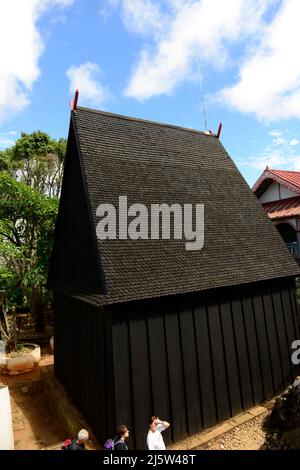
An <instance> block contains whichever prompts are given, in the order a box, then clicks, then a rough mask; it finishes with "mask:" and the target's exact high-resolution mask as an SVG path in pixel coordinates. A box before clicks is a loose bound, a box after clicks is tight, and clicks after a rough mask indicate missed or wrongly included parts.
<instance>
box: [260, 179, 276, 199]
mask: <svg viewBox="0 0 300 470" xmlns="http://www.w3.org/2000/svg"><path fill="white" fill-rule="evenodd" d="M278 199H279V184H278V183H275V182H274V183H272V184H270V186H269V187H268V189H267V190H266V191H265V192H264V193H263V194H262V195H261V196H260V198H259V200H260V202H262V203H263V202H272V201H278Z"/></svg>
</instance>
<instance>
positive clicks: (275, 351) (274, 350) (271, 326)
mask: <svg viewBox="0 0 300 470" xmlns="http://www.w3.org/2000/svg"><path fill="white" fill-rule="evenodd" d="M262 298H263V305H264V312H265V320H266V329H267V335H268V344H269V347H270V359H271V365H272V372H273V381H274V392H275V393H277V392H279V391H280V390H281V388H282V373H281V364H280V358H279V354H280V352H279V347H278V340H277V334H276V329H275V321H274V309H273V303H272V296H271V293H270V292H269V291H268V286H267V285H265V286H264V288H263V295H262Z"/></svg>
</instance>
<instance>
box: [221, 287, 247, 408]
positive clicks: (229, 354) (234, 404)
mask: <svg viewBox="0 0 300 470" xmlns="http://www.w3.org/2000/svg"><path fill="white" fill-rule="evenodd" d="M219 308H220V318H221V328H222V333H223V342H224V349H225V360H226V365H227V367H226V368H227V374H228V385H229V398H230V405H231V415H232V416H234V415H235V414H237V413H239V412H240V411H241V410H242V401H241V391H240V383H239V373H238V364H237V351H236V348H235V341H234V333H233V321H232V316H231V308H230V302H229V299H228V297H227V296H226V297H225V296H224V295H223V296H222V297H221V298H220V303H219Z"/></svg>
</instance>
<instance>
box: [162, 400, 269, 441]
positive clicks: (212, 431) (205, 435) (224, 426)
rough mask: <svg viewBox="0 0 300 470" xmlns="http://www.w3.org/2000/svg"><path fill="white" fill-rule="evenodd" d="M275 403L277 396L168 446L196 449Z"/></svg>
mask: <svg viewBox="0 0 300 470" xmlns="http://www.w3.org/2000/svg"><path fill="white" fill-rule="evenodd" d="M274 403H275V398H273V399H272V400H270V401H267V402H265V403H263V404H261V405H258V406H255V407H254V408H251V409H250V410H247V411H246V412H244V413H241V414H238V415H237V416H235V417H234V418H231V419H229V420H227V421H224V422H223V423H220V424H217V425H216V426H214V427H212V428H209V429H206V430H205V431H202V432H201V433H199V434H196V435H194V436H191V437H187V438H186V439H183V440H182V441H179V442H177V443H176V444H172V445H170V446H168V450H193V449H196V448H197V447H199V446H201V445H203V444H207V443H208V442H209V441H211V440H212V439H215V438H216V437H220V436H221V435H222V434H225V433H227V432H228V431H231V430H232V429H234V428H235V427H237V426H240V425H241V424H243V423H246V422H247V421H250V420H252V419H254V418H256V417H257V416H260V415H261V414H263V413H265V412H266V411H269V410H271V409H272V408H273V406H274Z"/></svg>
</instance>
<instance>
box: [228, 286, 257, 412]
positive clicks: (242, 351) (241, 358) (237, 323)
mask: <svg viewBox="0 0 300 470" xmlns="http://www.w3.org/2000/svg"><path fill="white" fill-rule="evenodd" d="M231 309H232V319H233V325H234V337H235V343H236V350H237V358H238V370H239V380H240V387H241V394H242V405H243V409H244V410H246V409H247V408H250V407H251V406H253V395H252V389H251V376H250V366H249V357H248V353H247V343H246V337H245V329H244V321H243V310H242V305H241V301H240V298H239V295H238V292H237V290H236V289H235V290H234V291H232V293H231Z"/></svg>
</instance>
